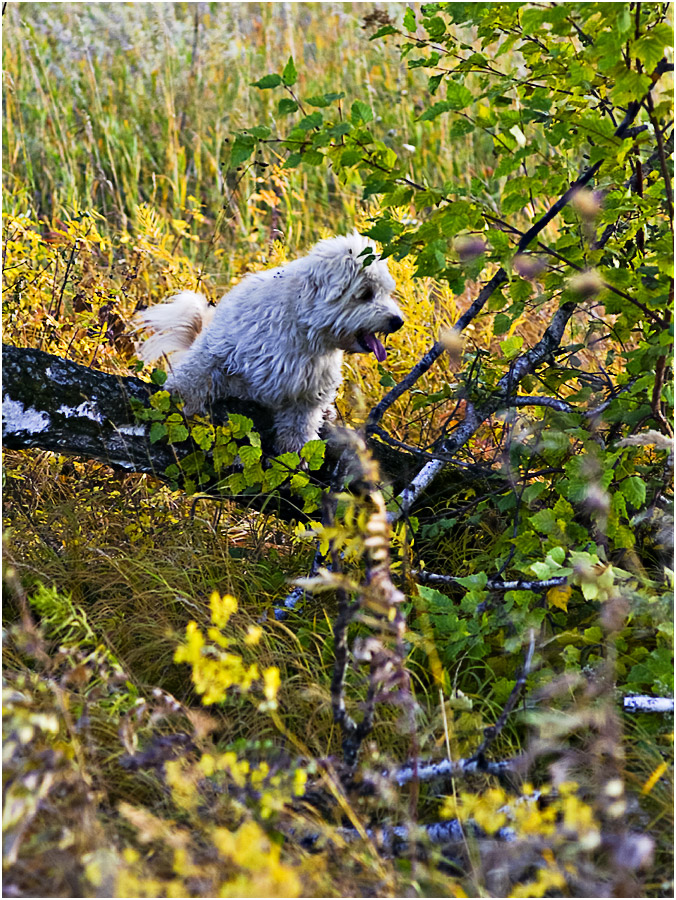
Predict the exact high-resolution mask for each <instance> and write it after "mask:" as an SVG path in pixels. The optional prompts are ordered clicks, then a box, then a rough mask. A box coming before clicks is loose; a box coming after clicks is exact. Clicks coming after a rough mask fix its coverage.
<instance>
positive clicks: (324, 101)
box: [305, 91, 345, 107]
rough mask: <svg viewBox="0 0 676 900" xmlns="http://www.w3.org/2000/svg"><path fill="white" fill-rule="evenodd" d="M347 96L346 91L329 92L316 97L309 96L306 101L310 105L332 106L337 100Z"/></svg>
mask: <svg viewBox="0 0 676 900" xmlns="http://www.w3.org/2000/svg"><path fill="white" fill-rule="evenodd" d="M344 96H345V91H341V92H340V93H333V92H332V93H329V94H318V95H317V96H315V97H308V98H307V99H306V100H305V102H306V103H309V105H310V106H320V107H324V106H330V105H331V104H332V103H334V102H335V101H336V100H342V99H343V97H344Z"/></svg>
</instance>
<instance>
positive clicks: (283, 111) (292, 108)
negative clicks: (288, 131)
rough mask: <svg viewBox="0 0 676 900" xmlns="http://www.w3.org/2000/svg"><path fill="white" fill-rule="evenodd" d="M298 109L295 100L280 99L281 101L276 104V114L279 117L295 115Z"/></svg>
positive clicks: (288, 98)
mask: <svg viewBox="0 0 676 900" xmlns="http://www.w3.org/2000/svg"><path fill="white" fill-rule="evenodd" d="M297 109H298V104H297V103H296V101H295V100H291V98H290V97H282V99H281V100H280V101H279V103H278V104H277V112H278V113H279V114H280V116H288V115H290V114H291V113H295V112H296V110H297Z"/></svg>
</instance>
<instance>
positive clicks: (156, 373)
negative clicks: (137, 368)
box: [150, 369, 167, 387]
mask: <svg viewBox="0 0 676 900" xmlns="http://www.w3.org/2000/svg"><path fill="white" fill-rule="evenodd" d="M150 380H151V381H152V383H153V384H158V385H159V386H160V387H161V386H162V385H163V384H164V382H165V381H166V380H167V373H166V372H165V371H164V370H163V369H153V372H152V375H151V376H150Z"/></svg>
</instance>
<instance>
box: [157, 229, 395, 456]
mask: <svg viewBox="0 0 676 900" xmlns="http://www.w3.org/2000/svg"><path fill="white" fill-rule="evenodd" d="M367 248H368V250H369V251H370V254H367V255H373V256H375V259H373V260H372V261H371V264H370V265H367V266H365V265H364V261H365V257H364V256H360V254H362V252H363V251H364V250H366V249H367ZM394 286H395V284H394V280H393V278H392V276H391V275H390V273H389V271H388V268H387V263H386V262H385V261H384V260H382V259H379V258H378V257H377V254H376V251H375V249H374V248H373V247H372V246H371V244H369V242H368V241H367V240H366V239H365V238H363V237H361V236H360V235H359V234H357V233H354V234H351V235H347V236H346V237H336V238H330V239H329V240H325V241H321V242H320V243H319V244H317V245H316V246H315V247H314V248H313V249H312V250H311V251H310V253H308V255H307V256H304V257H302V258H301V259H297V260H294V261H293V262H291V263H288V264H287V265H285V266H281V267H279V268H276V269H268V270H267V271H265V272H256V273H254V274H252V275H248V276H247V277H246V278H245V279H244V280H243V281H241V282H240V283H239V284H238V285H237V286H236V287H234V288H233V289H232V290H231V291H230V292H229V293H228V294H226V295H225V296H224V297H223V299H222V300H221V301H220V303H219V304H218V306H217V307H216V308H215V309H213V308H210V307H209V306H208V305H207V301H206V299H205V298H204V297H203V296H202V295H201V294H195V293H193V292H191V291H184V292H183V293H181V294H178V295H177V296H176V297H174V298H172V299H171V301H169V302H168V303H162V304H159V305H158V306H154V307H150V308H148V309H146V310H144V311H143V312H142V313H140V314H139V319H140V321H141V323H142V324H143V325H144V326H145V327H147V328H150V329H151V330H153V331H154V332H155V334H154V335H153V336H152V337H151V338H149V339H148V340H147V341H146V342H145V343H144V344H142V345H141V346H140V348H139V355H140V356H141V358H142V359H144V360H145V361H146V362H150V361H151V360H153V359H157V358H158V357H160V356H163V355H166V354H169V353H174V352H176V351H178V352H179V354H180V355H178V356H175V357H174V362H173V366H172V369H171V372H170V375H169V378H168V379H167V382H166V387H167V389H168V390H170V391H172V392H173V393H177V394H179V395H180V396H181V397H182V398H183V400H184V401H185V406H184V409H185V412H186V413H187V414H188V415H190V414H192V413H195V412H205V411H206V409H207V407H208V405H209V403H210V402H211V401H212V400H215V399H217V398H219V397H228V396H230V397H239V398H242V399H244V400H255V401H256V402H258V403H261V404H262V405H264V406H267V407H270V408H271V409H272V410H273V412H274V421H275V432H276V449H277V450H278V452H285V451H288V450H299V449H300V448H301V447H302V446H303V444H304V443H305V442H306V441H309V440H312V439H313V438H316V437H317V436H318V435H319V430H320V428H321V426H322V423H323V421H324V419H331V418H332V417H333V415H334V408H333V402H334V400H335V397H336V392H337V390H338V386H339V385H340V381H341V364H342V361H343V352H344V351H348V352H352V353H373V354H374V355H375V357H376V359H377V360H378V361H380V362H382V361H383V360H384V359H385V356H386V351H385V348H384V347H383V345H382V343H381V342H380V341H379V340H378V338H377V337H376V334H377V333H380V334H390V333H391V332H393V331H396V330H397V329H398V328H401V326H402V325H403V324H404V318H403V316H402V313H401V310H400V309H399V307H398V306H397V304H396V303H395V302H394V300H393V299H392V298H391V297H390V293H391V291H392V290H393V289H394Z"/></svg>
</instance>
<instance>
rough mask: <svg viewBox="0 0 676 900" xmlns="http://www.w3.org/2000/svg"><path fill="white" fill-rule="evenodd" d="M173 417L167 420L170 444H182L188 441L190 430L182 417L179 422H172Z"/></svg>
mask: <svg viewBox="0 0 676 900" xmlns="http://www.w3.org/2000/svg"><path fill="white" fill-rule="evenodd" d="M172 420H173V416H170V417H169V418H168V419H167V438H168V439H169V443H170V444H180V443H182V442H183V441H185V440H187V439H188V434H189V432H188V429H187V428H186V427H185V424H184V422H183V420H182V418H181V417H180V416H178V421H172Z"/></svg>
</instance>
